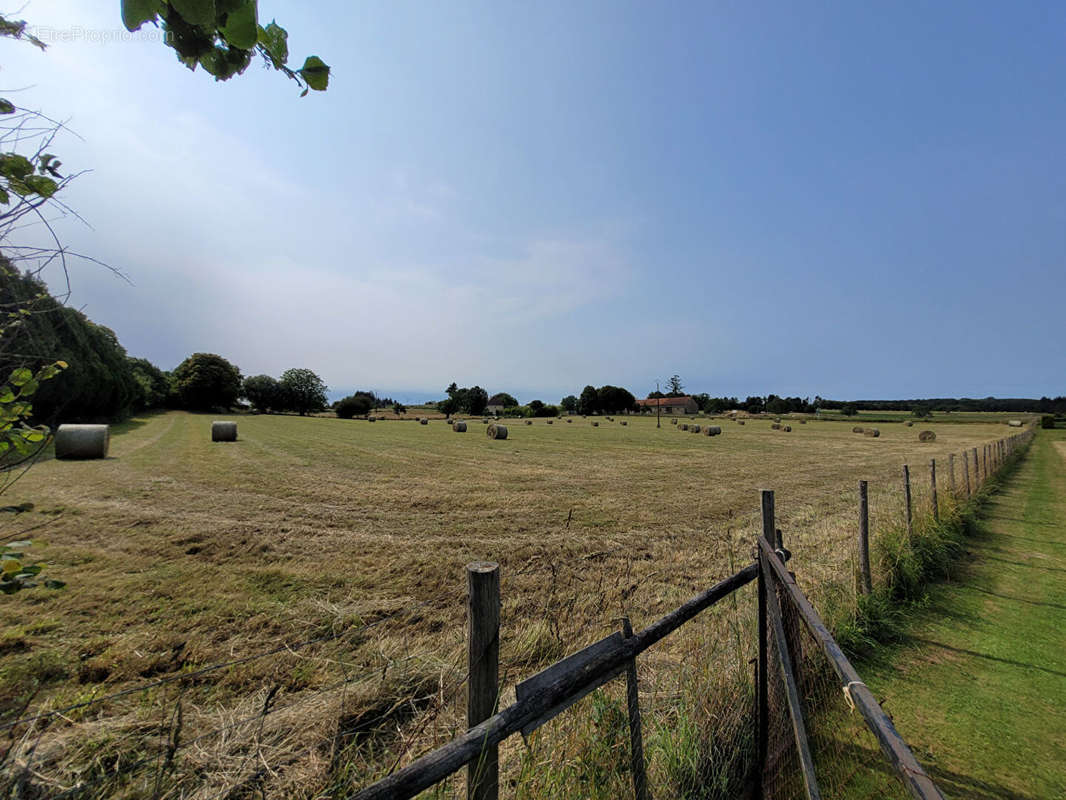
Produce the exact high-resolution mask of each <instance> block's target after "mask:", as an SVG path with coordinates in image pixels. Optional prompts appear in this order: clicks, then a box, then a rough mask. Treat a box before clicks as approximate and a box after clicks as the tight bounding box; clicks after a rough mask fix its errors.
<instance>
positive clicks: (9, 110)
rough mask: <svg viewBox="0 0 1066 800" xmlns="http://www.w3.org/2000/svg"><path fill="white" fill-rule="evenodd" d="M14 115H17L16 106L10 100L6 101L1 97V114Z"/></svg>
mask: <svg viewBox="0 0 1066 800" xmlns="http://www.w3.org/2000/svg"><path fill="white" fill-rule="evenodd" d="M14 113H15V104H14V103H12V102H11V101H10V100H5V99H4V98H3V97H0V114H14Z"/></svg>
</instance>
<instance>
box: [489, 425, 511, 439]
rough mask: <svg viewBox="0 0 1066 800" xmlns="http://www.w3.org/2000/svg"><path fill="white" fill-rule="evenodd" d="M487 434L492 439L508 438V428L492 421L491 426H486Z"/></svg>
mask: <svg viewBox="0 0 1066 800" xmlns="http://www.w3.org/2000/svg"><path fill="white" fill-rule="evenodd" d="M485 435H486V436H488V437H489V438H490V439H506V438H507V428H506V427H505V426H503V425H500V424H498V423H495V422H494V423H492V424H491V425H489V427H487V428H485Z"/></svg>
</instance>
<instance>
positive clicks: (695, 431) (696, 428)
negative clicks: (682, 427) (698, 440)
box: [689, 425, 700, 433]
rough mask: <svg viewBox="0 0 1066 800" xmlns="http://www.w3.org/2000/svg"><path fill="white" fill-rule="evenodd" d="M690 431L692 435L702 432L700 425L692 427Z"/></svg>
mask: <svg viewBox="0 0 1066 800" xmlns="http://www.w3.org/2000/svg"><path fill="white" fill-rule="evenodd" d="M689 430H690V431H691V432H692V433H699V432H700V426H699V425H692V426H690V427H689Z"/></svg>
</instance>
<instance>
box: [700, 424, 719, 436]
mask: <svg viewBox="0 0 1066 800" xmlns="http://www.w3.org/2000/svg"><path fill="white" fill-rule="evenodd" d="M721 432H722V427H721V426H720V425H708V426H707V427H706V428H704V429H703V435H704V436H718V435H719V434H720V433H721Z"/></svg>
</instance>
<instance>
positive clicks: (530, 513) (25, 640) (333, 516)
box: [0, 412, 1011, 797]
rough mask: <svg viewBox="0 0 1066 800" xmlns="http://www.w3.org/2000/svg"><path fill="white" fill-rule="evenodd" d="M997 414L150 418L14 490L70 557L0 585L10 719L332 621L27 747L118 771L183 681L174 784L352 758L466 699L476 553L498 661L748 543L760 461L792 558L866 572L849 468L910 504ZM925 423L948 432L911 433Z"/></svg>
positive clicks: (807, 575) (346, 772)
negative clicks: (469, 593) (742, 420)
mask: <svg viewBox="0 0 1066 800" xmlns="http://www.w3.org/2000/svg"><path fill="white" fill-rule="evenodd" d="M1008 416H1009V415H1004V416H1003V417H1002V418H1001V419H999V420H997V421H984V422H971V423H967V424H955V423H945V422H940V421H938V420H934V421H932V422H926V421H919V422H916V423H915V425H914V427H906V426H904V425H903V424H898V423H897V424H882V425H880V430H881V436H880V437H879V438H877V439H873V438H867V437H863V436H861V435H856V434H854V433H852V432H851V428H852V426H853V425H855V424H861V422H856V421H854V420H849V421H847V422H825V421H814V420H812V421H810V422H807V423H804V424H800V423H799V421H798V420H793V421H792V423H791V424H792V432H791V433H784V432H782V431H775V430H771V428H770V422H771V421H770V420H769V419H765V418H764V419H759V420H755V419H751V420H748V421H747V423H746V424H745V425H743V426H741V425H738V424H737V423H734V422H731V421H728V420H716V421H715V422H716V424H720V425H722V426H723V430H724V433H723V435H721V436H717V437H713V438H709V437H706V436H703V435H702V434H700V435H693V434H690V433H684V432H681V431H680V430H678V429H677V428H675V426H673V425H671V424H670V423H669V421H668V420H665V419H664V421H663V427H662V428H661V429H656V426H655V420H654V419H647V418H641V419H632V418H631V419H630V420H629V424H628V425H627V426H625V427H623V426H621V425H619V424H618V422H614V423H611V422H607V421H604V420H600V426H599V427H595V428H594V427H592V426H591V424H590V422H591V420H585V419H582V418H580V417H575V418H572V422H569V423H568V422H566V421H565V420H555V421H554V423H553V424H551V425H548V424H547V423H546V422H545V421H544V420H534V421H533V424H532V425H526V424H524V423H523V422H522V421H518V420H512V421H509V422H508V427H509V429H510V437H509V438H508V439H507V440H506V441H491V440H489V439H488V438H487V437H486V436H485V433H484V426H483V425H482V424H481V423H480V420H475V421H472V422H471V423H470V426H469V431H468V432H467V433H465V434H457V433H454V432H453V431H452V430H451V429H450V428H449V427H447V426H446V425H445V424H444V423H443V422H442V421H439V420H435V421H433V422H431V423H430V424H429V425H426V426H422V425H419V424H417V422H414V421H392V420H387V421H379V422H376V423H368V422H366V421H361V420H350V421H344V420H337V419H327V418H300V417H280V416H240V417H237V419H239V425H240V439H239V441H238V442H236V443H232V444H221V443H220V444H213V443H212V442H211V440H210V423H211V420H212V417H210V416H201V415H193V414H187V413H181V412H172V413H166V414H159V415H154V416H147V417H144V418H139V419H134V420H132V421H131V422H129V423H127V424H124V425H121V426H116V428H115V429H114V436H113V439H112V446H111V454H110V457H109V458H108V459H107V460H105V461H89V462H58V461H55V460H52V459H51V458H45V459H44V460H42V461H41V462H40V463H38V464H37V465H36V466H35V467H34V468H33V469H32V470H31V471H30V472H29V473H28V474H27V475H26V476H25V477H23V478H22V479H21V480H20V481H19V482H18V483H16V484H15V485H14V487H13V488H12V489H11V490H10V491H9V493H8V494H7V495H6V496H5V502H9V503H12V504H14V503H21V502H32V503H34V504H35V508H34V510H33V511H32V512H29V513H26V514H22V515H20V516H19V517H18V519H17V521H16V522H15V523H14V525H13V526H10V529H9V530H7V531H5V532H4V534H5V538H12V537H17V538H32V539H33V540H34V542H35V546H34V548H33V552H34V553H35V554H36V555H37V556H38V557H39V558H41V559H43V560H45V561H46V562H47V563H48V564H49V568H48V573H49V574H50V575H51V576H53V577H55V578H58V579H61V580H64V581H66V582H67V584H68V585H67V588H65V589H63V590H61V591H58V592H49V591H44V590H34V591H30V592H23V593H21V594H19V595H15V596H10V597H6V598H4V599H3V601H2V604H0V704H2V706H0V709H2V711H3V714H4V717H3V719H7V720H9V719H12V718H14V717H16V716H19V715H21V714H25V713H27V712H28V711H33V710H36V709H47V708H50V707H51V708H55V707H61V706H64V705H67V704H70V703H73V702H77V701H80V700H84V699H87V698H90V697H93V696H97V695H101V694H108V693H112V692H115V691H117V690H121V689H124V688H127V687H134V686H138V685H142V684H144V683H146V682H148V681H153V680H159V679H160V678H167V677H168V676H174V675H178V674H181V673H183V672H190V671H192V670H195V669H196V668H198V667H201V666H203V665H208V664H211V663H214V662H220V661H226V660H230V659H235V658H240V657H243V656H247V655H251V654H255V653H258V652H260V651H263V650H266V649H268V648H270V647H273V646H276V645H278V644H281V643H283V642H298V641H302V640H306V639H308V638H312V637H317V636H331V635H336V636H337V637H338V638H337V639H336V640H333V641H327V642H325V643H321V644H315V645H312V646H309V647H304V648H299V649H296V650H293V651H292V652H282V653H280V654H278V655H276V656H272V657H270V658H264V659H257V660H254V661H251V662H248V663H245V664H240V665H237V666H235V667H231V668H227V669H225V670H220V671H217V672H213V673H211V674H210V675H206V676H203V677H202V678H197V679H196V680H191V681H187V682H180V683H177V682H175V683H169V684H163V685H162V686H160V687H158V688H156V689H153V690H152V691H150V692H146V693H143V694H140V693H139V694H136V695H132V696H130V697H128V698H123V699H121V700H117V701H114V702H109V703H106V704H102V705H101V706H92V707H90V708H87V709H80V710H75V711H73V712H71V713H68V714H66V715H65V716H64V717H63V718H61V720H60V719H53V720H50V721H49V723H48V727H47V730H46V731H45V734H46V735H41V736H40V739H39V740H35V742H36V743H35V744H34V750H33V753H32V759H31V760H32V761H33V762H34V763H35V765H36V766H35V767H34V769H35V771H36V773H37V775H38V777H37V778H34V780H38V781H40V782H41V783H42V784H45V785H52V786H54V787H69V786H71V785H73V784H74V783H75V782H76V780H78V779H82V780H85V779H91V778H93V777H94V776H98V775H103V774H105V773H106V771H107V770H108V769H110V768H111V767H112V766H113V765H114V764H116V763H121V762H122V761H123V760H124V759H125V760H129V759H134V760H135V759H136V758H138V757H146V755H145V754H147V756H150V755H151V754H152V753H154V752H156V751H157V750H158V748H159V747H160V741H161V739H160V736H161V735H162V736H163V739H164V740H165V738H166V735H169V734H161V733H160V727H161V720H164V721H165V720H170V722H169V723H167V724H169V725H170V726H171V728H173V719H174V716H173V709H174V708H176V706H177V704H178V702H179V701H180V702H181V704H182V723H181V731H180V736H179V740H180V741H181V742H182V743H183V750H182V753H183V757H184V758H185V759H186V763H187V765H188V767H189V769H190V770H191V772H193V773H195V775H196V778H195V782H196V785H197V786H201V787H205V788H203V794H202V795H196V792H195V791H194V790H193V789H191V788H189V787H190V786H192V784H191V783H190V784H186V785H185V788H184V789H183V790H182V793H183V794H182V796H204V797H208V796H216V795H218V793H219V792H226V791H231V790H232V789H233V787H241V786H244V787H245V788H247V786H248V785H251V784H249V781H251V782H252V783H254V784H255V785H256V786H261V785H267V784H268V785H269V786H271V787H272V789H271V792H273V793H286V792H287V793H290V794H293V795H295V794H299V793H302V792H303V793H307V796H314V795H315V792H316V791H318V787H321V786H327V785H328V786H334V787H337V786H349V787H350V786H351V785H352V784H356V785H358V784H359V783H361V782H362V780H363V779H364V778H365V777H366V775H368V774H371V773H376V772H379V771H380V770H381V769H385V768H387V767H388V766H390V765H391V764H392V763H394V762H395V763H403V762H404V761H405V760H407V759H409V758H410V757H412V756H413V755H417V754H418V753H419V751H420V749H422V748H423V747H425V746H428V745H429V744H431V743H433V742H438V741H443V740H444V739H446V738H447V737H448V736H449V735H450V734H451V733H452V732H454V731H455V730H457V729H458V727H459V726H460V725H461V703H460V702H459V701H460V700H461V697H462V692H461V685H462V680H463V674H462V673H463V669H464V667H463V662H464V658H465V639H464V637H465V631H464V621H465V593H466V586H465V575H464V565H465V564H467V563H468V562H471V561H475V560H492V561H498V562H499V563H500V564H501V570H502V593H503V614H502V619H503V623H502V624H503V632H502V641H501V660H502V662H503V664H504V668H505V677H504V680H505V683H507V684H508V685H513V683H514V682H515V680H516V679H521V678H523V677H526V676H528V675H529V674H530V673H532V672H533V671H535V670H536V669H537V668H539V667H541V666H543V665H545V664H547V663H549V662H550V661H552V660H554V659H556V658H558V657H559V656H561V655H563V654H565V653H567V652H571V651H573V650H575V649H577V648H578V647H580V646H581V645H583V644H585V643H587V642H590V641H593V640H595V639H598V638H600V637H602V636H604V635H606V634H608V633H610V632H612V631H614V630H616V629H617V624H618V623H617V620H618V617H619V616H621V615H623V614H628V615H629V616H631V617H632V619H633V624H634V627H637V628H639V627H642V626H643V625H644V624H646V623H648V622H649V621H652V620H653V619H655V618H656V617H657V616H659V615H661V614H662V613H664V612H666V611H668V610H670V609H672V608H673V607H674V606H676V605H677V604H678V603H680V602H681V601H682V600H684V599H685V598H687V597H688V596H690V595H692V594H694V593H695V592H697V591H699V590H701V589H703V588H705V587H706V586H707V585H709V584H710V583H711V582H713V581H715V580H717V579H719V578H721V577H724V576H725V575H727V574H729V573H730V572H731V571H733V569H734V567H736V566H740V565H743V564H745V563H747V562H748V561H749V560H750V555H751V545H752V542H753V540H754V536H755V535H756V532H757V530H758V514H757V512H758V491H759V490H760V489H762V488H772V489H774V490H776V493H777V510H778V524H779V526H780V527H781V528H782V529H783V530H784V535H785V539H786V543H787V545H788V546H789V547H790V548H791V549H792V551H793V553H794V559H793V562H792V568H793V569H794V570H795V572H796V573H797V577H798V579H799V581H800V583H801V585H804V586H806V587H809V588H810V589H811V592H812V594H814V595H815V596H816V597H818V596H820V595H824V596H825V597H826V598H827V602H828V601H829V600H831V599H832V597H831V595H832V593H833V592H836V593H840V592H844V593H847V592H850V591H851V590H852V589H851V587H852V579H851V575H852V572H853V567H854V554H853V547H852V540H853V537H854V532H855V524H856V523H855V519H856V482H857V480H858V479H860V478H863V479H867V480H869V481H870V496H871V516H872V524H873V528H874V530H875V534H876V530H877V529H878V527H879V526H882V527H883V526H891V525H896V524H898V521H899V518H900V514H901V507H900V500H899V498H900V493H901V492H900V488H901V487H900V479H899V475H900V468H901V465H902V464H903V463H910V464H911V465H912V472H913V474H914V476H915V477H914V481H915V495H916V499H917V502H918V504H919V505H921V504H924V503H925V502H926V498H927V492H928V484H927V481H928V478H927V475H928V472H927V467H928V463H929V460H930V459H931V458H936V459H938V466H939V469H940V471H941V472H940V474H941V478H940V479H941V481H942V485H944V484H946V482H947V476H946V460H945V461H943V462H940V461H939V460H940V459H946V458H947V456H948V454H949V453H955V454H960V453H961V452H962V450H963V449H964V448H971V447H975V446H977V447H980V445H981V444H982V443H984V442H987V441H990V440H992V439H995V438H999V437H1002V436H1005V435H1007V434H1008V433H1009V432H1011V430H1010V429H1008V427H1007V426H1006V425H1005V424H1004V421H1005V420H1006V419H1007V418H1008ZM616 419H618V418H616ZM700 422H701V423H702V424H706V423H707V420H700ZM925 429H929V430H934V431H936V433H937V439H936V441H935V442H933V443H919V442H918V440H917V434H918V431H919V430H925ZM956 477H957V480H958V481H959V482H960V484H961V481H962V470H961V462H960V463H959V464H958V465H957V470H956ZM739 619H740V615H739V612H738V615H737V616H736V618H735V619H734V620H733V623H734V624H733V627H732V629H731V630H730V631H724V630H723V631H720V632H719V633H714V632H709V631H710V629H709V628H705V629H704V631H703V634H701V635H704V636H717V637H719V639H721V640H727V639H731V638H735V639H736V640H737V642H738V644H737V652H738V655H737V658H738V659H740V655H739V653H740V652H741V651H742V650H743V647H744V646H743V645H742V644H741V643H740V640H741V639H742V638H745V637H746V636H747V633H746V632H745V631H744V630H742V627H743V626H742V625H740V623H739V622H738V620H739ZM712 622H713V620H712ZM718 622H721V620H719V621H718ZM368 625H369V626H370V627H369V628H368V627H365V626H368ZM705 644H706V642H705V641H703V640H699V638H698V637H695V638H694V637H692V636H684V635H678V636H675V637H674V639H671V640H669V641H668V642H667V643H665V644H664V646H662V647H661V648H657V649H656V651H654V653H653V654H650V655H649V656H648V657H647V658H646V659H645V660H644V661H643V662H642V667H641V669H642V675H641V679H642V690H643V684H644V683H645V682H646V684H647V691H648V692H649V693H650V694H651V695H654V697H653V698H652V699H651V700H650V701H649V703H650V704H651V705H653V706H654V705H655V701H656V700H658V701H661V702H662V704H663V707H666V706H669V704H670V700H671V698H675V697H676V696H678V695H679V693H680V689H678V686H679V685H680V679H679V678H678V677H677V676H678V674H680V673H686V674H687V673H688V672H690V670H688V668H687V667H686V665H687V664H689V659H691V657H692V654H693V652H694V648H695V649H696V650H698V649H699V647H701V646H703V645H705ZM738 663H739V662H738ZM741 666H742V665H741ZM338 685H339V686H340V687H341V688H340V690H339V691H329V692H322V691H319V690H321V689H323V688H329V687H336V686H338ZM271 689H273V691H271ZM268 695H269V697H268ZM504 699H506V696H505V698H504ZM264 703H267V704H268V705H270V704H273V706H272V710H273V708H278V709H279V713H277V714H275V715H273V716H271V717H270V720H271V722H270V724H269V725H268V726H264V725H263V724H260V725H259V726H258V727H257V728H254V729H253V730H252V731H251V732H249V729H248V726H245V727H241V726H239V725H237V724H236V723H239V722H240V721H241V720H242V719H244V718H245V717H249V716H254V715H255V714H256V711H257V710H261V709H262V707H263V706H264ZM282 706H284V707H285V709H284V711H281V710H280V709H281V707H282ZM168 714H169V716H168ZM227 724H233V725H234V727H233V728H232V729H231V731H230V732H229V733H224V734H220V735H217V736H214V737H208V738H206V739H204V740H202V741H198V742H196V744H195V746H189V747H187V748H185V747H184V745H185V744H187V743H188V742H190V741H192V740H194V739H195V737H196V736H198V735H200V734H201V733H204V732H206V731H209V730H213V729H215V728H218V727H219V726H220V725H227ZM664 724H666V723H664ZM650 725H652V726H654V725H655V723H654V721H653V722H652V723H650ZM164 727H165V726H164ZM666 727H669V725H668V724H666ZM16 730H18V731H19V735H20V736H22V735H23V734H24V730H23V729H16ZM655 730H657V729H656V728H654V727H653V730H652V731H651V732H650V733H649V734H648V738H649V739H650V740H651V743H650V744H649V750H650V751H651V755H650V756H649V758H650V759H651V760H652V762H653V764H652V766H653V769H656V768H660V769H666V770H669V769H670V768H672V767H671V763H672V762H671V759H675V760H676V759H677V758H678V756H677V754H676V753H669V752H664V753H660V754H659V755H658V756H656V755H655V753H656V751H655V746H656V745H655V737H656V734H655V732H654V731H655ZM256 731H258V733H256ZM665 732H666V731H665V730H664V733H665ZM38 734H40V730H39V729H35V730H34V732H33V734H32V736H37V735H38ZM238 734H239V735H238ZM253 734H254V735H253ZM256 737H258V738H256ZM250 738H254V739H255V745H254V747H253V748H252V749H251V750H250V749H249V747H250V746H249V745H248V741H249V740H250ZM27 741H30V739H28V738H26V737H25V736H23V739H22V742H21V745H20V746H21V747H22V750H20V751H19V752H23V753H25V752H26V750H25V743H26V742H27ZM5 746H6V745H5ZM517 746H518V747H521V743H520V742H519V744H518V745H517ZM663 746H664V747H666V746H667V745H665V744H664V745H663ZM16 749H17V748H16ZM607 757H608V759H609V758H610V754H608V755H607ZM656 758H658V759H659V760H660V762H661V763H659V765H658V766H656ZM663 764H665V766H663ZM260 765H262V766H260ZM674 766H676V765H674ZM505 767H506V765H505ZM505 773H506V768H505ZM157 774H158V773H157V772H152V773H150V775H149V778H148V779H146V780H147V781H148V783H147V784H143V785H150V784H151V778H152V776H156V775H157ZM249 776H251V777H249ZM49 782H50V783H49ZM534 783H535V782H534ZM143 785H142V784H135V783H134V782H130V783H129V784H124V787H123V791H125V792H126V793H127V794H128V795H129V796H141V795H140V794H138V793H139V792H141V791H142V789H143ZM604 785H605V786H609V785H610V782H609V781H606V782H605V784H604ZM138 787H141V788H138ZM108 791H109V792H111V793H116V794H117V793H121V792H119V791H118V789H116V788H115V787H114V786H109V788H108ZM544 791H546V792H548V793H550V791H549V790H544ZM271 792H268V794H270V793H271ZM542 793H543V792H542ZM536 794H537V790H534V789H531V790H530V791H529V793H528V796H536ZM147 796H150V792H149V794H148V795H147ZM174 796H177V795H174ZM231 796H244V795H242V794H240V793H238V794H232V793H231ZM249 796H251V795H249ZM590 796H591V794H590Z"/></svg>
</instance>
